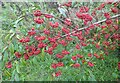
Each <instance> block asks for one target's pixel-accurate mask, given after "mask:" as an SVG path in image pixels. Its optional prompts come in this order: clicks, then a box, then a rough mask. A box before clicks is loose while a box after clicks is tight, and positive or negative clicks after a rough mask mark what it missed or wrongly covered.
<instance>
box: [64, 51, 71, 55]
mask: <svg viewBox="0 0 120 83" xmlns="http://www.w3.org/2000/svg"><path fill="white" fill-rule="evenodd" d="M62 54H63V55H67V54H70V52H68V51H67V50H63V51H62Z"/></svg>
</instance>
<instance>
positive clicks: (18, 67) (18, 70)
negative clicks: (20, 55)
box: [16, 62, 20, 73]
mask: <svg viewBox="0 0 120 83" xmlns="http://www.w3.org/2000/svg"><path fill="white" fill-rule="evenodd" d="M16 70H17V72H18V73H20V66H19V63H18V62H17V64H16Z"/></svg>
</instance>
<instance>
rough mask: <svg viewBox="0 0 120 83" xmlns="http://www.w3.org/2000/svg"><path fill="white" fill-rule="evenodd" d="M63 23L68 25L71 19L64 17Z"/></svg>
mask: <svg viewBox="0 0 120 83" xmlns="http://www.w3.org/2000/svg"><path fill="white" fill-rule="evenodd" d="M64 23H65V24H66V25H68V26H70V25H72V22H71V20H70V19H69V18H66V19H65V21H64Z"/></svg>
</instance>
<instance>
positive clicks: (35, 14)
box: [33, 10, 42, 16]
mask: <svg viewBox="0 0 120 83" xmlns="http://www.w3.org/2000/svg"><path fill="white" fill-rule="evenodd" d="M33 14H34V16H41V15H42V12H41V11H40V10H36V11H34V12H33Z"/></svg>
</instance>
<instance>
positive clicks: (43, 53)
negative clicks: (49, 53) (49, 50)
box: [41, 48, 45, 60]
mask: <svg viewBox="0 0 120 83" xmlns="http://www.w3.org/2000/svg"><path fill="white" fill-rule="evenodd" d="M41 56H42V60H44V56H45V52H44V48H43V49H42V53H41Z"/></svg>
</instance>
